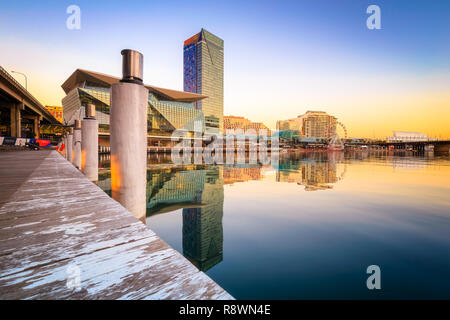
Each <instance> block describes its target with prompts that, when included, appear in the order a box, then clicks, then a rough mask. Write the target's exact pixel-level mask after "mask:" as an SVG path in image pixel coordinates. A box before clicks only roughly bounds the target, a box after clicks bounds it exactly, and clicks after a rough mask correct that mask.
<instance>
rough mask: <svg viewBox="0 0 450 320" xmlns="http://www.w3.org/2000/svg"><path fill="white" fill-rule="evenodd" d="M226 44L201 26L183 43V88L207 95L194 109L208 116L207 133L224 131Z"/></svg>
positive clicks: (206, 118) (206, 119)
mask: <svg viewBox="0 0 450 320" xmlns="http://www.w3.org/2000/svg"><path fill="white" fill-rule="evenodd" d="M223 50H224V43H223V40H222V39H220V38H219V37H217V36H215V35H213V34H212V33H210V32H208V31H206V30H205V29H202V30H201V31H200V32H199V33H197V34H196V35H194V36H192V37H191V38H189V39H187V40H186V41H185V42H184V55H183V59H184V70H183V80H184V81H183V82H184V88H183V89H184V91H186V92H193V93H198V94H202V95H205V96H206V97H207V98H206V99H204V100H201V101H197V102H195V108H196V109H199V110H202V111H203V113H204V115H205V125H206V132H207V133H210V134H216V133H219V132H223V70H224V67H223V66H224V55H223V54H224V52H223Z"/></svg>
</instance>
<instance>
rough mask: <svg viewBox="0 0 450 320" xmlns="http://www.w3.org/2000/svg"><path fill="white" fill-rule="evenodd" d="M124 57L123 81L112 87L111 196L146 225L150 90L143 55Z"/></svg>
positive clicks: (129, 53) (127, 53)
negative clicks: (144, 69)
mask: <svg viewBox="0 0 450 320" xmlns="http://www.w3.org/2000/svg"><path fill="white" fill-rule="evenodd" d="M121 54H122V56H123V64H122V73H123V78H122V80H121V81H120V82H119V83H115V84H113V85H112V86H111V110H110V129H111V137H110V141H111V147H108V149H109V150H110V152H111V194H112V197H113V198H114V199H115V200H117V201H118V202H120V203H121V204H122V205H123V206H124V207H125V208H126V209H127V210H129V211H130V212H131V213H133V214H134V216H136V217H137V218H138V219H140V220H141V221H142V222H144V223H145V216H146V182H147V157H146V147H147V105H148V90H147V88H145V87H144V85H143V83H142V79H143V76H142V74H143V72H142V70H143V63H142V62H143V56H142V54H140V53H139V52H137V51H133V50H122V52H121Z"/></svg>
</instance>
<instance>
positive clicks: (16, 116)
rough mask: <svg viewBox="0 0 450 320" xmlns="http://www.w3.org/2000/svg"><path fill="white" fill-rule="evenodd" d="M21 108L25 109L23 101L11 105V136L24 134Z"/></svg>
mask: <svg viewBox="0 0 450 320" xmlns="http://www.w3.org/2000/svg"><path fill="white" fill-rule="evenodd" d="M21 109H23V104H22V103H16V104H13V105H12V106H11V113H10V119H11V137H18V138H20V136H21V135H22V114H21Z"/></svg>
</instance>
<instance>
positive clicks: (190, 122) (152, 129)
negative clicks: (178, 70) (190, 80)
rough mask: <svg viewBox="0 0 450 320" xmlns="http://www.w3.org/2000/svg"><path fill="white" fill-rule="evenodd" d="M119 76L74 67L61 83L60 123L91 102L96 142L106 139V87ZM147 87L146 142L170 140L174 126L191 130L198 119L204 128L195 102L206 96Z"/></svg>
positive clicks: (69, 122) (78, 114) (69, 120)
mask: <svg viewBox="0 0 450 320" xmlns="http://www.w3.org/2000/svg"><path fill="white" fill-rule="evenodd" d="M119 81H120V78H117V77H113V76H109V75H105V74H102V73H98V72H93V71H87V70H82V69H77V70H76V71H75V72H74V73H73V74H72V75H71V76H70V77H69V78H68V79H67V80H66V81H65V82H64V83H63V84H62V86H61V87H62V88H63V90H64V92H65V93H66V96H65V97H64V98H63V99H62V105H63V116H64V123H66V124H67V125H72V124H73V123H74V122H75V120H77V119H82V118H83V117H84V106H85V105H87V104H94V105H95V108H96V118H97V120H98V122H99V135H100V136H102V140H103V141H101V143H100V145H104V144H105V141H106V144H108V143H109V112H110V87H111V85H112V84H113V83H116V82H119ZM145 87H146V88H147V89H148V90H149V94H148V108H147V111H148V112H147V134H148V138H149V144H150V145H162V144H170V137H171V134H172V133H173V131H174V130H185V131H187V132H190V133H191V134H192V132H193V131H194V123H200V128H201V129H202V131H204V126H205V120H204V115H203V112H202V111H201V110H199V109H196V108H195V105H194V104H195V103H196V102H199V101H201V100H202V99H204V98H206V97H205V96H203V95H200V94H194V93H190V92H183V91H176V90H171V89H163V88H159V87H155V86H151V85H145Z"/></svg>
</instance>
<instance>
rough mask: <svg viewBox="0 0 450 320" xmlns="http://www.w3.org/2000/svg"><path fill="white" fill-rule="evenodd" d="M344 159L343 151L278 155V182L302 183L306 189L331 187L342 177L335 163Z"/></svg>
mask: <svg viewBox="0 0 450 320" xmlns="http://www.w3.org/2000/svg"><path fill="white" fill-rule="evenodd" d="M342 160H344V153H343V152H318V153H307V154H298V155H290V156H289V157H280V164H279V170H278V171H277V181H278V182H288V183H292V182H294V183H297V184H299V185H304V186H305V190H306V191H317V190H326V189H332V188H333V185H332V184H333V183H336V182H338V181H339V180H341V179H343V177H344V174H345V168H346V167H344V171H343V172H342V173H340V174H338V170H337V163H338V162H340V161H342Z"/></svg>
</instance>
